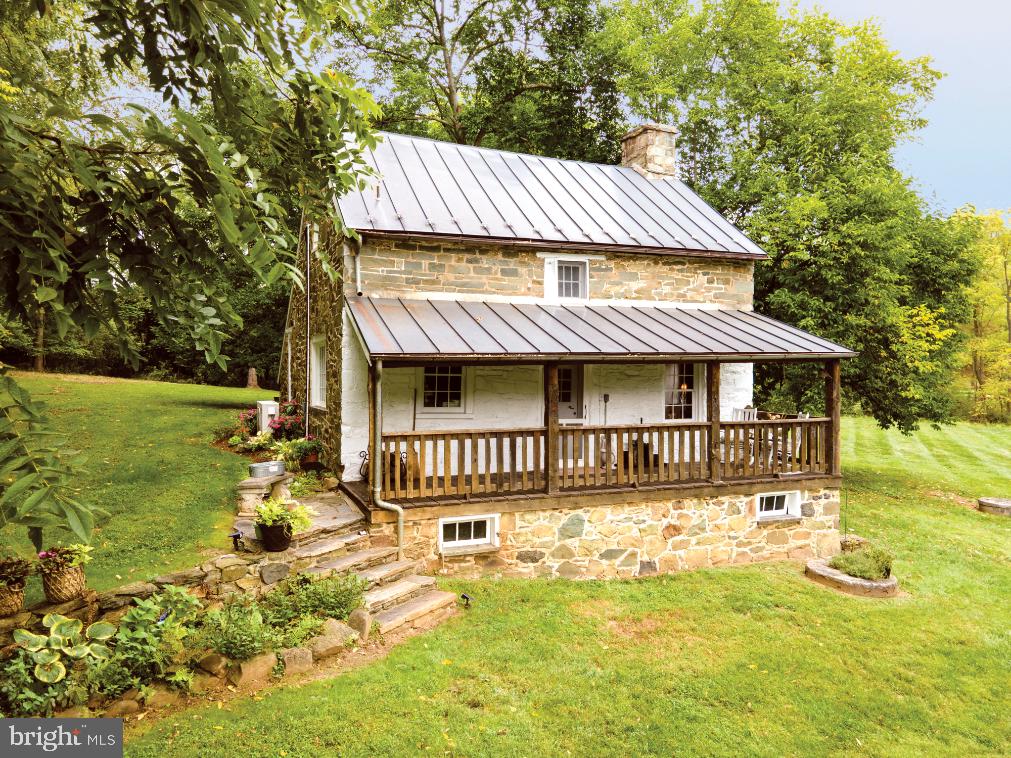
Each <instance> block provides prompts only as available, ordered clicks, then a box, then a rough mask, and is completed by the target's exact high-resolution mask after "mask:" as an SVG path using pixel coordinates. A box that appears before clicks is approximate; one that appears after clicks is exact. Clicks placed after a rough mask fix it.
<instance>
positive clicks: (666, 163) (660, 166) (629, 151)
mask: <svg viewBox="0 0 1011 758" xmlns="http://www.w3.org/2000/svg"><path fill="white" fill-rule="evenodd" d="M677 136H678V130H677V129H676V128H675V127H673V126H664V125H663V124H642V125H641V126H637V127H635V129H633V130H632V131H630V132H629V133H628V134H626V135H625V136H624V137H622V138H621V165H622V166H631V167H632V168H634V169H635V170H636V171H638V172H639V173H640V174H642V175H643V176H645V177H646V178H647V179H652V180H654V181H658V180H661V179H667V178H668V177H669V178H672V179H673V178H674V177H676V176H677V149H676V146H675V144H676V141H677Z"/></svg>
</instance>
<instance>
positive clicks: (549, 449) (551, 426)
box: [544, 363, 558, 495]
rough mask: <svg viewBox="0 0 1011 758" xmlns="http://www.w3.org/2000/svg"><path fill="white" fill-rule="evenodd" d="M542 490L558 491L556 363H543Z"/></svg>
mask: <svg viewBox="0 0 1011 758" xmlns="http://www.w3.org/2000/svg"><path fill="white" fill-rule="evenodd" d="M544 430H545V431H544V463H545V469H546V471H545V477H544V479H545V486H544V491H545V492H546V493H547V494H549V495H554V494H555V493H557V492H558V364H557V363H545V364H544Z"/></svg>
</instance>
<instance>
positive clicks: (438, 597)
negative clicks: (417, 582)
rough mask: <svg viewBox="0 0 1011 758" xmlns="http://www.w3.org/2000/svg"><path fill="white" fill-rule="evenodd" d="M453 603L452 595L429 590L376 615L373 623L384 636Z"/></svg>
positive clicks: (453, 597)
mask: <svg viewBox="0 0 1011 758" xmlns="http://www.w3.org/2000/svg"><path fill="white" fill-rule="evenodd" d="M455 602H456V595H455V594H454V593H452V592H442V591H440V590H431V591H429V592H426V593H425V594H424V595H421V596H419V597H416V598H414V599H413V600H408V601H407V602H406V603H401V604H400V605H395V606H393V607H392V608H388V609H386V610H385V611H381V612H379V613H377V614H376V615H375V616H374V617H373V623H375V624H378V625H379V633H380V634H386V633H388V632H391V631H393V630H394V629H397V628H399V627H401V626H404V625H405V624H410V623H413V622H415V621H417V620H418V619H420V618H422V617H424V616H427V615H428V614H429V613H435V612H436V611H439V610H442V609H443V608H446V607H449V606H451V605H453V603H455Z"/></svg>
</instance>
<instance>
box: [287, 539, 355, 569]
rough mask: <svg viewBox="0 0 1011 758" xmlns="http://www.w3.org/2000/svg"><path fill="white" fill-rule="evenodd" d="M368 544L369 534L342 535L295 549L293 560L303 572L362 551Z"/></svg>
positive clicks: (296, 566)
mask: <svg viewBox="0 0 1011 758" xmlns="http://www.w3.org/2000/svg"><path fill="white" fill-rule="evenodd" d="M368 544H369V535H368V534H341V535H339V536H337V537H328V538H327V539H325V540H319V541H317V542H312V543H310V544H308V545H303V546H302V547H298V548H295V550H294V551H292V558H293V559H294V560H295V568H296V569H297V570H301V569H305V568H308V567H310V566H316V565H319V564H320V563H322V562H323V561H327V560H330V559H333V558H336V557H337V556H340V555H345V554H347V553H350V552H354V551H355V550H359V549H362V548H364V547H365V546H367V545H368Z"/></svg>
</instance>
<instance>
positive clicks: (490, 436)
mask: <svg viewBox="0 0 1011 758" xmlns="http://www.w3.org/2000/svg"><path fill="white" fill-rule="evenodd" d="M382 444H383V450H382V455H383V458H382V460H383V481H382V494H383V497H384V498H392V499H403V498H407V499H412V498H426V497H444V496H453V497H464V496H467V495H490V494H506V493H520V492H536V491H538V490H541V489H543V488H544V484H545V479H544V429H543V428H540V427H534V428H529V429H465V430H459V431H452V432H429V431H426V432H402V433H396V434H383V442H382Z"/></svg>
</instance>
